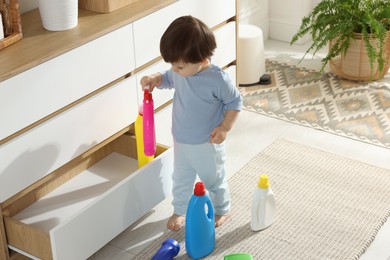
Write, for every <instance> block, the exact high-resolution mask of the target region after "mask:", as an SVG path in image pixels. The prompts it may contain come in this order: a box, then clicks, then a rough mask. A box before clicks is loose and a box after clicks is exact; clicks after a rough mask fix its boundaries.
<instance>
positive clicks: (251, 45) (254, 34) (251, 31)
mask: <svg viewBox="0 0 390 260" xmlns="http://www.w3.org/2000/svg"><path fill="white" fill-rule="evenodd" d="M237 56H238V57H237V69H238V83H239V84H243V85H245V84H253V83H257V82H259V81H260V77H261V76H263V75H264V74H265V57H264V42H263V32H262V31H261V29H260V28H258V27H256V26H254V25H249V24H240V25H239V27H238V55H237Z"/></svg>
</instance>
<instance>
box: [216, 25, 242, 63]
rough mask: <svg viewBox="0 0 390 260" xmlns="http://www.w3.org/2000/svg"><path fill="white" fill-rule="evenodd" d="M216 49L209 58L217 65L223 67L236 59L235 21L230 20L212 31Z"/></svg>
mask: <svg viewBox="0 0 390 260" xmlns="http://www.w3.org/2000/svg"><path fill="white" fill-rule="evenodd" d="M214 35H215V40H216V41H217V49H216V50H215V52H214V55H213V57H212V58H211V60H212V62H213V63H214V64H215V65H218V66H219V67H221V68H222V67H225V66H226V65H228V64H229V63H231V62H232V61H235V60H236V23H235V22H230V23H227V24H225V25H223V26H222V27H220V28H218V29H216V30H215V31H214Z"/></svg>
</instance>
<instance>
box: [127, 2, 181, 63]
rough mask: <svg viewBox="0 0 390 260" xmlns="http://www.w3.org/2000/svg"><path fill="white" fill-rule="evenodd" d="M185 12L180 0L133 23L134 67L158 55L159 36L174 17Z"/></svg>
mask: <svg viewBox="0 0 390 260" xmlns="http://www.w3.org/2000/svg"><path fill="white" fill-rule="evenodd" d="M185 13H186V11H185V6H184V3H183V1H182V0H180V1H177V2H175V3H173V4H171V5H169V6H167V7H166V8H164V9H161V10H159V11H157V12H154V13H152V14H150V15H148V16H146V17H143V18H141V19H139V20H137V21H135V22H134V23H133V30H134V48H135V64H136V67H140V66H142V65H144V64H145V63H147V62H149V61H151V60H153V59H155V58H157V57H159V56H160V38H161V36H162V35H163V33H164V32H165V30H166V29H167V28H168V26H169V24H170V23H171V22H172V21H173V20H174V19H176V18H177V17H179V16H181V15H184V14H185Z"/></svg>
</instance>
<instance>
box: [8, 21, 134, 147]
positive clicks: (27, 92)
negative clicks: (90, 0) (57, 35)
mask: <svg viewBox="0 0 390 260" xmlns="http://www.w3.org/2000/svg"><path fill="white" fill-rule="evenodd" d="M132 39H133V36H132V25H131V24H130V25H127V26H125V27H122V28H120V29H118V30H116V31H113V32H111V33H109V34H107V35H104V36H102V37H100V38H98V39H96V40H94V41H91V42H89V43H87V44H85V45H82V46H80V47H79V48H76V49H73V50H71V51H69V52H67V53H65V54H62V55H60V56H58V57H56V58H54V59H52V60H49V61H47V62H45V63H42V64H40V65H38V66H36V67H34V68H32V69H30V70H28V71H25V72H23V73H21V74H19V75H17V76H15V77H13V78H10V79H8V80H6V81H3V82H1V83H0V120H1V122H2V125H1V128H0V140H2V139H4V138H5V137H7V136H9V135H11V134H13V133H15V132H17V131H19V130H20V129H23V128H24V127H26V126H28V125H30V124H32V123H34V122H36V121H38V120H40V119H41V118H43V117H45V116H47V115H49V114H51V113H53V112H55V111H57V110H58V109H61V108H63V107H65V106H66V105H68V104H70V103H72V102H74V101H76V100H78V99H80V98H81V97H83V96H85V95H87V94H89V93H91V92H93V91H94V90H96V89H98V88H100V87H102V86H104V85H106V84H107V83H109V82H112V81H113V80H115V79H117V78H119V77H121V76H123V75H125V74H126V73H128V72H130V71H132V70H134V68H135V66H134V53H133V40H132ZM21 55H22V54H21ZM10 111H12V113H11V112H10Z"/></svg>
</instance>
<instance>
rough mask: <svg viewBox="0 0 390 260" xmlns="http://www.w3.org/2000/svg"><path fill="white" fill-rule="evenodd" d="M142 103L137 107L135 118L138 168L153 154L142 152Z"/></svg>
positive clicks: (151, 158)
mask: <svg viewBox="0 0 390 260" xmlns="http://www.w3.org/2000/svg"><path fill="white" fill-rule="evenodd" d="M142 110H143V109H142V105H141V106H140V107H139V109H138V116H137V119H136V120H135V138H136V143H137V158H138V168H141V167H142V166H144V165H145V164H147V163H148V162H150V161H152V160H153V158H154V155H152V156H146V155H145V152H144V133H143V123H142V120H143V118H142Z"/></svg>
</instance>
